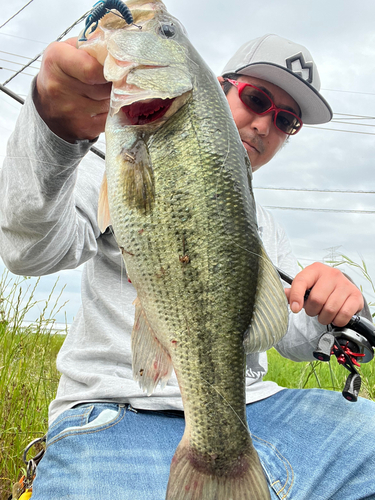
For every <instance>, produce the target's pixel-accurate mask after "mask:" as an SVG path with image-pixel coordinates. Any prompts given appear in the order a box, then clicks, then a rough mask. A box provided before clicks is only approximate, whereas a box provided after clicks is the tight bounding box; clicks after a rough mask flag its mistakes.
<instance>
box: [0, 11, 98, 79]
mask: <svg viewBox="0 0 375 500" xmlns="http://www.w3.org/2000/svg"><path fill="white" fill-rule="evenodd" d="M91 10H92V9H90V10H88V11H87V12H86V13H85V14H83V16H81V17H80V18H79V19H77V21H75V22H74V23H73V24H72V25H71V26H69V28H67V29H66V30H65V31H64V32H63V33H61V35H60V36H59V37H57V39H56V41H57V42H58V41H60V40H61V39H62V38H64V36H65V35H67V34H68V33H69V32H70V31H71V30H72V29H73V28H74V27H75V26H77V24H79V23H81V22H82V21H83V20H84V19H86V17H87V16H88V14H89V13H90V12H91ZM42 54H43V52H41V53H40V54H38V55H37V56H36V57H34V58H33V59H31V61H30V62H28V63H27V64H25V66H23V67H22V68H21V69H20V70H19V71H17V72H16V73H15V74H14V75H13V76H11V77H10V78H8V80H6V81H5V82H4V83H3V85H4V86H5V85H7V84H8V83H9V82H10V81H11V80H13V78H15V77H16V76H17V75H19V74H20V73H22V71H23V70H24V69H26V68H28V67H29V66H30V65H31V64H32V63H33V62H35V61H36V60H37V59H39V57H40V56H41V55H42Z"/></svg>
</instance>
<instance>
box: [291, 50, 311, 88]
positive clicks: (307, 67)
mask: <svg viewBox="0 0 375 500" xmlns="http://www.w3.org/2000/svg"><path fill="white" fill-rule="evenodd" d="M285 62H286V67H287V68H288V69H289V70H290V71H292V73H295V74H296V75H298V76H299V77H300V78H302V80H305V81H306V82H308V83H312V81H313V63H312V62H306V61H305V58H304V57H303V54H302V52H300V53H299V54H296V55H294V56H291V57H288V59H286V61H285Z"/></svg>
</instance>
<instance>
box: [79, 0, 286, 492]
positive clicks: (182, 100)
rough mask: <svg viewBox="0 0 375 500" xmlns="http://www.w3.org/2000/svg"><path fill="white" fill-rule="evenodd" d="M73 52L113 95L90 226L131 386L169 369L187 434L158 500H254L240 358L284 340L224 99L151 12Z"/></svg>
mask: <svg viewBox="0 0 375 500" xmlns="http://www.w3.org/2000/svg"><path fill="white" fill-rule="evenodd" d="M127 5H128V7H129V8H130V10H131V13H132V15H133V18H134V25H128V24H127V23H126V22H125V21H124V20H121V19H120V18H119V17H117V16H115V15H114V14H111V13H109V14H107V15H106V16H105V17H104V18H103V19H102V20H101V21H100V22H99V25H98V27H97V28H96V30H95V31H94V32H93V33H92V34H91V35H89V36H88V40H87V41H85V42H82V43H81V44H80V45H81V47H82V48H83V49H84V50H87V52H89V53H90V54H91V55H93V56H94V57H96V58H97V59H98V61H99V62H101V63H102V64H103V65H104V75H105V77H106V79H107V80H108V81H111V82H113V87H112V95H111V108H110V113H109V116H108V120H107V124H106V142H107V153H106V178H105V179H104V181H103V186H102V191H101V196H100V203H99V222H100V226H101V228H102V229H103V230H104V229H105V228H106V227H107V226H108V225H109V224H112V226H113V229H114V233H115V237H116V241H117V243H118V245H119V248H120V249H121V252H122V254H123V257H124V261H125V265H126V271H127V273H128V276H129V279H130V280H131V282H132V283H133V285H134V286H135V288H136V290H137V300H136V303H135V308H136V317H135V323H134V328H133V332H132V349H133V374H134V377H135V379H136V380H138V381H139V384H140V385H141V387H142V388H143V389H144V390H146V391H147V393H148V394H151V393H152V391H153V390H154V388H155V387H156V386H157V385H158V384H159V383H160V384H161V385H163V384H166V383H167V381H168V379H169V377H170V375H171V372H172V369H173V368H174V370H175V372H176V375H177V379H178V383H179V386H180V389H181V394H182V399H183V404H184V410H185V421H186V425H185V433H184V435H183V438H182V440H181V443H180V444H179V446H178V448H177V450H176V453H175V455H174V458H173V460H172V464H171V470H170V478H169V483H168V488H167V493H166V499H167V500H198V499H199V500H250V499H251V500H264V499H269V498H270V496H269V490H268V486H267V482H266V479H265V476H264V473H263V469H262V467H261V464H260V462H259V458H258V456H257V453H256V451H255V449H254V447H253V445H252V441H251V437H250V434H249V430H248V426H247V421H246V412H245V369H246V353H249V352H259V351H264V350H266V349H269V348H270V347H271V346H272V345H273V344H274V343H276V342H277V341H279V340H280V339H281V338H282V337H283V335H284V334H285V332H286V329H287V302H286V298H285V294H284V290H283V287H282V285H281V282H280V280H279V278H278V275H277V273H276V272H275V270H274V268H273V266H272V264H271V263H270V261H269V259H268V257H267V255H266V253H265V251H264V249H263V246H262V243H261V241H260V239H259V237H258V232H257V222H256V211H255V203H254V199H253V194H252V190H251V176H252V174H251V166H250V162H249V159H248V156H247V154H246V151H245V149H244V147H243V145H242V143H241V141H240V138H239V135H238V132H237V129H236V126H235V123H234V121H233V118H232V115H231V112H230V109H229V106H228V104H227V100H226V98H225V96H224V94H223V92H222V89H221V87H220V85H219V83H218V81H217V79H216V78H215V76H214V75H213V74H212V72H211V71H210V69H209V68H208V67H207V66H206V64H205V63H204V61H203V60H202V58H201V57H200V56H199V54H198V53H197V52H196V50H195V49H194V48H193V46H192V45H191V43H190V42H189V40H188V37H187V35H186V32H185V30H184V28H183V26H182V25H181V24H180V23H179V21H178V20H177V19H175V18H173V17H172V16H171V15H170V14H169V13H168V12H167V10H166V8H165V6H164V5H163V3H162V2H161V1H159V0H154V1H146V0H130V1H128V2H127Z"/></svg>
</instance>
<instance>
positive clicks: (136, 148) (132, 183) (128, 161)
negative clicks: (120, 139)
mask: <svg viewBox="0 0 375 500" xmlns="http://www.w3.org/2000/svg"><path fill="white" fill-rule="evenodd" d="M118 160H119V161H120V162H121V167H122V168H121V170H122V173H123V192H124V199H125V202H126V203H127V205H128V207H129V208H135V209H137V210H140V211H142V212H145V213H148V212H150V210H151V209H152V207H153V204H154V199H155V186H154V173H153V169H152V164H151V158H150V155H149V153H148V150H147V146H146V144H145V143H144V141H143V140H138V141H136V143H135V144H134V145H133V147H132V148H130V149H125V148H124V149H123V150H122V151H121V153H120V155H119V158H118Z"/></svg>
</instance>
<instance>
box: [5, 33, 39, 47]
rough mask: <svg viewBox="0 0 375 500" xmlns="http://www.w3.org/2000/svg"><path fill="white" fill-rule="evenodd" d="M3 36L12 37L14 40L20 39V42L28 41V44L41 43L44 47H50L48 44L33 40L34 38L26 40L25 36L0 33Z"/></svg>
mask: <svg viewBox="0 0 375 500" xmlns="http://www.w3.org/2000/svg"><path fill="white" fill-rule="evenodd" d="M0 35H2V36H11V37H12V38H19V39H20V40H27V41H28V42H34V43H41V44H42V45H48V42H41V41H40V40H33V39H32V38H25V37H23V36H18V35H11V34H10V33H0Z"/></svg>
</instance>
